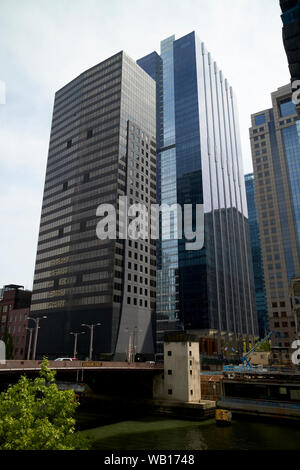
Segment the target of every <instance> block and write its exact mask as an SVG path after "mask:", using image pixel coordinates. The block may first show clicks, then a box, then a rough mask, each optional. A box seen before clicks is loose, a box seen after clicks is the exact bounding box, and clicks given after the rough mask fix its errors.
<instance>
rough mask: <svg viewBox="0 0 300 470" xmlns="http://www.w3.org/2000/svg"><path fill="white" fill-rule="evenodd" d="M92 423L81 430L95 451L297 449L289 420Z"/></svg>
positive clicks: (299, 426)
mask: <svg viewBox="0 0 300 470" xmlns="http://www.w3.org/2000/svg"><path fill="white" fill-rule="evenodd" d="M97 425H98V426H99V423H98V424H97ZM94 426H96V422H95V423H94V424H93V426H90V429H87V430H85V431H82V432H83V434H84V435H87V436H88V437H89V438H90V439H91V440H92V441H93V447H92V448H93V449H97V450H189V451H191V450H300V423H292V422H291V423H286V422H284V423H279V422H278V421H271V422H254V421H247V420H236V419H234V420H233V422H232V425H231V426H229V427H218V426H216V424H215V421H214V420H208V421H201V422H195V421H182V420H176V419H165V418H157V417H149V418H142V419H136V418H134V419H132V420H127V421H120V422H116V423H113V424H106V425H104V426H101V427H94ZM91 428H92V429H91Z"/></svg>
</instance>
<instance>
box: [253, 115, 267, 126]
mask: <svg viewBox="0 0 300 470" xmlns="http://www.w3.org/2000/svg"><path fill="white" fill-rule="evenodd" d="M254 120H255V125H256V126H259V125H260V124H265V122H266V116H265V114H259V115H258V116H255V118H254Z"/></svg>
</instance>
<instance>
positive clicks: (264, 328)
mask: <svg viewBox="0 0 300 470" xmlns="http://www.w3.org/2000/svg"><path fill="white" fill-rule="evenodd" d="M245 185H246V196H247V205H248V220H249V229H250V239H251V251H252V263H253V273H254V285H255V299H256V310H257V317H258V327H259V336H260V337H261V338H264V337H265V336H266V335H267V333H268V332H269V317H268V309H267V299H266V289H265V280H264V270H263V262H262V253H261V244H260V234H259V225H258V214H257V206H256V198H255V186H254V175H253V173H250V174H249V175H246V176H245Z"/></svg>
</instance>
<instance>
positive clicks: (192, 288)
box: [137, 32, 258, 357]
mask: <svg viewBox="0 0 300 470" xmlns="http://www.w3.org/2000/svg"><path fill="white" fill-rule="evenodd" d="M137 63H138V64H139V65H140V66H141V67H142V68H143V69H144V70H145V71H146V72H147V73H148V74H149V75H150V76H151V77H152V78H153V79H154V80H155V81H156V84H157V193H158V202H159V203H168V204H174V203H178V204H180V205H181V206H183V205H184V204H203V205H204V211H205V241H204V247H203V248H202V249H201V250H198V251H187V250H186V249H185V240H184V239H182V240H174V239H173V240H172V239H171V240H162V241H161V242H160V243H159V244H158V252H157V354H158V357H159V356H160V355H162V341H163V336H164V331H165V330H170V329H171V330H172V329H173V330H174V329H176V328H184V329H186V330H193V332H195V331H197V332H199V334H200V335H203V336H204V335H205V336H215V337H216V338H217V339H218V344H219V350H220V348H221V339H222V337H223V339H224V340H225V341H229V340H231V341H235V340H237V341H238V340H241V339H242V338H245V337H250V336H256V335H257V333H258V327H257V315H256V308H255V295H254V282H253V270H252V263H251V251H250V241H249V228H248V220H247V203H246V194H245V183H244V175H243V165H242V154H241V146H240V137H239V129H238V117H237V111H236V104H235V98H234V94H233V91H232V88H231V87H230V86H229V84H228V82H227V80H226V79H225V78H224V76H223V74H222V72H221V71H220V70H219V69H218V67H217V64H216V63H215V62H214V61H213V59H212V57H211V55H210V53H208V52H207V50H206V48H205V45H204V43H203V42H201V41H200V40H199V38H198V37H197V36H196V34H195V33H194V32H192V33H190V34H188V35H186V36H184V37H182V38H180V39H177V40H176V39H175V37H174V36H171V37H169V38H167V39H166V40H164V41H162V42H161V52H160V55H159V54H157V53H156V52H153V53H151V54H149V55H147V56H146V57H143V58H142V59H140V60H138V61H137ZM176 222H177V221H176V217H174V220H173V228H174V230H175V229H176ZM163 230H164V227H162V233H163Z"/></svg>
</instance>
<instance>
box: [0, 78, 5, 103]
mask: <svg viewBox="0 0 300 470" xmlns="http://www.w3.org/2000/svg"><path fill="white" fill-rule="evenodd" d="M0 104H6V87H5V82H3V80H0Z"/></svg>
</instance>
